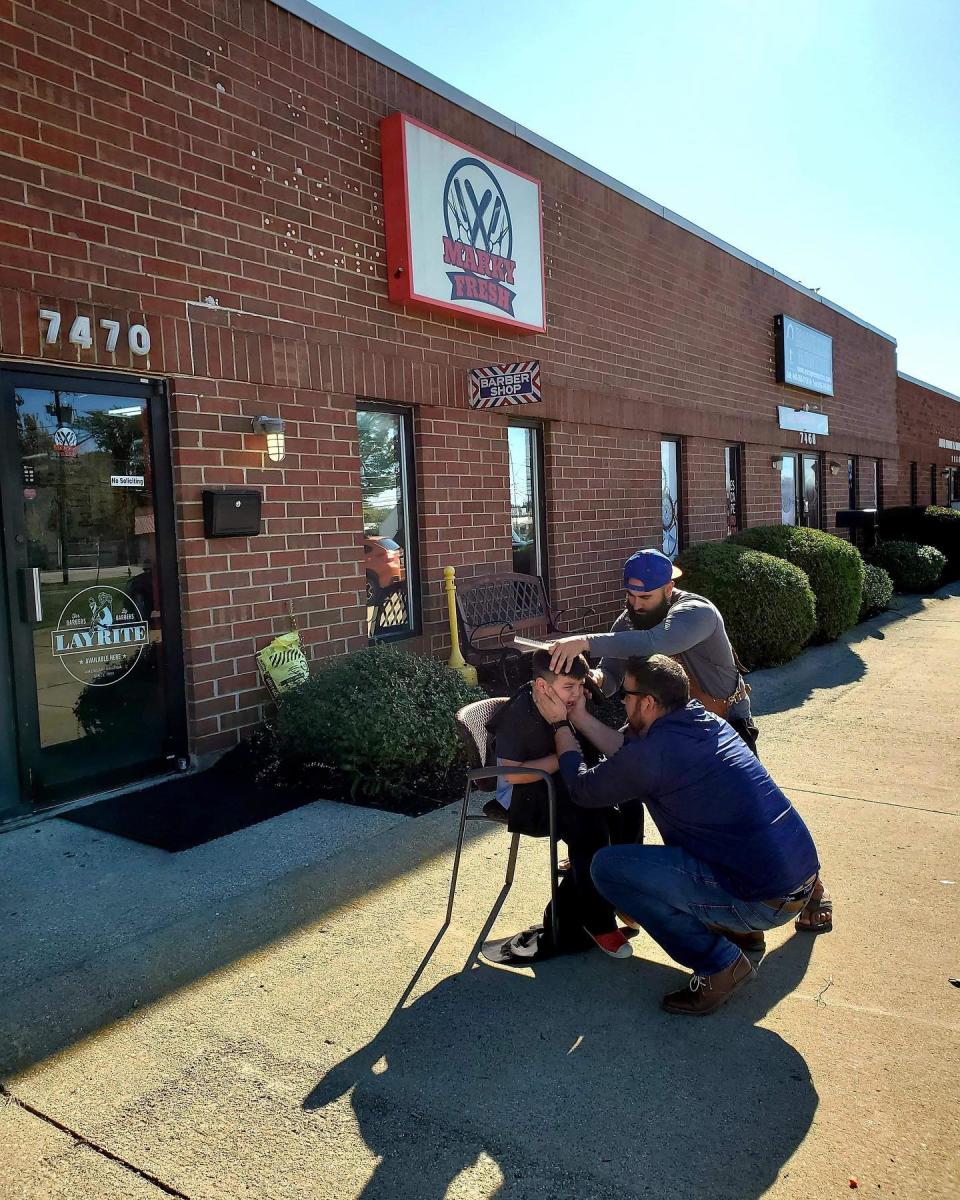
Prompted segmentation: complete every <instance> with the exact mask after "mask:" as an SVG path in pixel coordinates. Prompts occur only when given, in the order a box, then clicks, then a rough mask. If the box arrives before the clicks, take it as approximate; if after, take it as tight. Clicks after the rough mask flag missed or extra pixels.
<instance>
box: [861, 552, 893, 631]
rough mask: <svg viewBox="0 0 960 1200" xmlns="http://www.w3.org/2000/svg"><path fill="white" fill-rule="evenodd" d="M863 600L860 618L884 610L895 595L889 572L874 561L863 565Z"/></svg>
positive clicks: (864, 618) (863, 618)
mask: <svg viewBox="0 0 960 1200" xmlns="http://www.w3.org/2000/svg"><path fill="white" fill-rule="evenodd" d="M863 572H864V573H863V602H862V604H861V605H860V620H861V621H863V620H866V618H867V617H872V616H873V615H874V613H879V612H883V610H884V609H885V608H886V607H887V606H888V605H889V603H890V597H891V596H892V595H893V580H892V579H891V578H890V574H889V572H887V571H885V570H884V569H883V567H878V566H875V565H874V564H873V563H869V562H868V563H864V565H863Z"/></svg>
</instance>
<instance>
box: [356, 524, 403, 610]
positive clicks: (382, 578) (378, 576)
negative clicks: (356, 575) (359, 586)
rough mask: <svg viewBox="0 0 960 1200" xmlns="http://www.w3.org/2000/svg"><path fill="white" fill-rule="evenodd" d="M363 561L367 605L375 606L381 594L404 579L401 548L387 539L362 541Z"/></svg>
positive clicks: (390, 539) (367, 536) (367, 538)
mask: <svg viewBox="0 0 960 1200" xmlns="http://www.w3.org/2000/svg"><path fill="white" fill-rule="evenodd" d="M363 559H364V567H365V569H366V576H367V604H368V605H371V604H377V603H379V601H380V599H381V598H382V596H383V593H384V592H385V591H386V590H387V589H388V588H389V587H390V586H391V585H392V584H394V583H401V582H402V581H403V579H404V567H403V547H402V546H401V545H400V544H399V543H398V542H395V541H394V540H393V538H388V537H373V536H371V535H370V534H367V535H365V536H364V539H363Z"/></svg>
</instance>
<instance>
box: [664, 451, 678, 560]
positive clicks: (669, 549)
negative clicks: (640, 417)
mask: <svg viewBox="0 0 960 1200" xmlns="http://www.w3.org/2000/svg"><path fill="white" fill-rule="evenodd" d="M660 510H661V513H662V522H663V552H664V554H666V555H667V557H668V558H676V556H677V555H678V554H679V553H680V551H681V549H682V548H683V547H682V538H681V528H682V520H681V517H682V513H681V497H680V439H679V438H664V439H663V440H662V441H661V442H660Z"/></svg>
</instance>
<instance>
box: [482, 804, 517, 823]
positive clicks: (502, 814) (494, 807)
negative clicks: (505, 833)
mask: <svg viewBox="0 0 960 1200" xmlns="http://www.w3.org/2000/svg"><path fill="white" fill-rule="evenodd" d="M482 812H483V815H484V816H485V817H486V818H487V820H488V821H496V822H497V823H498V824H499V825H506V823H507V821H509V820H510V814H509V813H508V812H507V810H506V809H505V808H504V807H503V805H502V804H501V803H500V801H499V800H488V801H487V802H486V804H485V805H484V806H483V809H482Z"/></svg>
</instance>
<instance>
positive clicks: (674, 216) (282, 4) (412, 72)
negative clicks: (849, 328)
mask: <svg viewBox="0 0 960 1200" xmlns="http://www.w3.org/2000/svg"><path fill="white" fill-rule="evenodd" d="M272 3H274V4H276V6H277V7H278V8H282V9H285V10H286V11H287V12H289V13H292V14H293V16H295V17H299V18H300V19H301V20H303V21H306V22H307V23H308V24H310V25H313V26H315V27H316V28H317V29H321V30H322V31H323V32H324V33H327V34H329V35H330V37H332V38H336V39H337V41H338V42H343V43H344V44H345V45H347V46H350V47H351V48H352V49H354V50H356V51H358V53H360V54H365V55H366V56H367V58H372V59H373V60H374V61H375V62H378V63H380V65H381V66H384V67H387V68H388V69H389V70H391V71H396V72H397V74H398V75H403V76H404V78H406V79H410V80H412V81H413V82H414V83H418V84H420V85H421V87H425V88H427V89H428V90H429V91H431V92H435V93H436V94H437V95H438V96H442V97H443V98H444V99H445V100H449V101H450V102H451V103H453V104H456V105H458V106H459V107H460V108H464V109H466V110H467V111H468V112H471V113H473V115H474V116H476V117H480V118H481V119H482V120H484V121H487V122H489V123H490V124H491V125H496V127H497V128H498V129H502V130H504V131H505V132H506V133H509V134H512V135H513V136H514V137H515V138H518V139H519V140H520V141H522V142H526V143H527V144H528V145H530V146H534V147H536V149H537V150H542V151H543V152H544V153H545V154H549V155H550V156H551V157H552V158H556V159H559V161H560V162H563V163H566V164H567V166H568V167H573V169H574V170H575V171H579V172H580V173H581V175H586V176H587V177H588V178H590V179H593V180H595V181H596V182H597V183H600V184H602V185H603V186H604V187H607V188H609V189H610V190H611V191H613V192H616V193H617V194H618V195H620V196H623V197H625V198H626V199H627V200H631V201H633V203H634V204H639V205H640V206H641V208H646V209H649V211H650V212H652V213H655V214H656V215H657V216H658V217H662V218H663V219H664V220H665V221H669V222H670V223H671V224H672V225H678V226H679V227H680V228H681V229H685V230H686V231H687V232H688V233H692V234H694V236H695V237H698V238H702V240H703V241H705V242H709V243H710V244H711V245H712V246H717V247H718V248H719V249H720V250H723V251H724V252H725V253H727V254H730V255H732V257H733V258H736V259H739V260H740V262H744V263H746V264H747V265H748V266H751V267H754V268H756V270H758V271H763V272H764V274H766V275H770V276H772V277H773V278H774V279H777V280H779V281H780V283H784V284H786V285H787V287H791V288H793V290H794V291H797V292H800V293H802V294H803V295H804V296H807V297H808V298H809V299H810V300H816V301H817V303H818V304H822V305H823V306H824V307H825V308H829V309H832V310H833V311H834V312H836V313H839V314H840V316H842V317H846V318H847V320H848V321H853V322H854V323H855V324H856V325H861V326H863V328H864V329H869V330H870V332H871V333H875V334H877V336H878V337H882V338H885V339H886V340H887V341H888V342H892V343H893V345H894V346H896V344H897V339H896V338H895V337H894V336H893V335H892V334H890V333H885V332H884V331H883V330H882V329H878V328H877V326H876V325H871V324H870V322H869V321H865V320H864V319H863V318H862V317H858V316H857V315H856V313H852V312H850V311H849V310H848V309H846V308H842V307H841V306H840V305H839V304H834V302H833V301H832V300H828V299H827V298H826V296H821V295H820V294H819V293H818V292H814V291H812V290H811V289H810V288H808V287H804V285H803V284H802V283H798V282H797V280H796V279H791V278H790V277H789V275H784V274H782V273H781V272H780V271H778V270H776V269H775V268H774V267H771V266H769V265H768V264H767V263H764V262H761V261H760V259H758V258H754V257H753V256H752V255H751V254H747V253H745V252H744V251H743V250H739V249H737V247H736V246H732V245H731V244H730V243H729V242H725V241H724V240H723V239H722V238H718V237H716V236H715V235H714V234H712V233H709V232H708V231H707V230H706V229H701V228H700V226H699V225H694V224H693V222H692V221H688V220H687V219H686V217H681V216H680V214H679V213H675V212H673V211H672V210H671V209H669V208H665V207H664V206H663V205H662V204H657V202H656V201H655V200H651V199H650V197H649V196H644V195H643V194H642V193H641V192H637V191H634V190H633V188H630V187H627V185H626V184H625V183H621V182H620V180H619V179H614V178H613V176H612V175H607V174H606V173H605V172H603V171H600V170H598V169H597V168H596V167H592V166H591V165H590V164H589V163H587V162H584V161H583V159H581V158H577V157H576V156H575V155H573V154H570V153H568V152H567V151H566V150H563V149H562V148H561V147H560V146H555V145H554V144H553V142H548V141H547V140H546V138H542V137H541V136H540V135H539V134H538V133H534V132H533V131H532V130H530V129H526V128H524V126H523V125H518V124H517V122H516V121H511V120H510V118H509V117H505V116H504V115H503V114H502V113H499V112H497V111H496V110H495V109H493V108H488V107H487V105H485V104H482V103H481V102H480V101H479V100H475V99H474V98H473V97H472V96H468V95H467V94H466V92H461V91H460V90H459V88H455V87H453V86H452V85H451V84H449V83H445V82H444V80H442V79H438V78H437V76H436V75H431V74H430V72H429V71H425V70H424V69H423V68H422V67H418V66H417V65H416V63H412V62H410V61H409V59H406V58H402V57H401V56H400V55H399V54H395V53H394V52H393V51H392V50H388V49H387V47H386V46H381V45H380V44H379V42H375V41H374V40H373V39H372V38H369V37H367V36H366V34H364V33H360V31H359V30H357V29H353V28H351V26H349V25H345V24H344V23H343V21H340V20H338V19H337V18H336V17H333V16H331V15H330V13H328V12H324V11H323V9H322V8H317V7H316V5H314V4H311V3H310V2H309V0H272Z"/></svg>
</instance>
